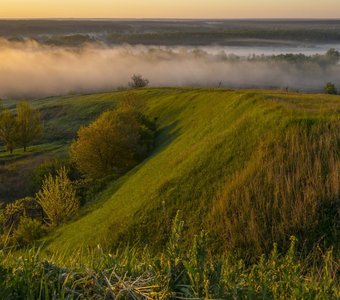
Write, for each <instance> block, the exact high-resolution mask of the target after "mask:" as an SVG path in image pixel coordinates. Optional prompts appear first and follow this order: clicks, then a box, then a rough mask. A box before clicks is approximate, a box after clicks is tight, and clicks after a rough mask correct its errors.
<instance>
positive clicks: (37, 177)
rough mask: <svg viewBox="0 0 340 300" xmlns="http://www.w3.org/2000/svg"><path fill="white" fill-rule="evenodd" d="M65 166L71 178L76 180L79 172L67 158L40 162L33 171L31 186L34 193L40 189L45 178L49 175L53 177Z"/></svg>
mask: <svg viewBox="0 0 340 300" xmlns="http://www.w3.org/2000/svg"><path fill="white" fill-rule="evenodd" d="M63 167H65V168H66V169H67V170H68V172H69V175H68V176H69V178H70V179H71V180H76V179H78V178H79V176H80V175H79V173H78V172H77V170H75V168H74V167H73V165H72V163H71V162H70V161H69V160H67V159H52V160H48V161H45V162H43V163H42V164H40V165H39V166H38V167H37V168H36V169H35V170H34V171H33V173H32V176H31V187H30V190H31V191H32V193H36V192H38V191H39V189H40V187H41V186H42V184H43V182H44V179H45V178H46V177H47V176H48V175H52V176H53V177H54V176H56V175H57V173H58V171H59V170H60V169H61V168H63Z"/></svg>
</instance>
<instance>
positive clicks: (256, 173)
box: [37, 89, 340, 255]
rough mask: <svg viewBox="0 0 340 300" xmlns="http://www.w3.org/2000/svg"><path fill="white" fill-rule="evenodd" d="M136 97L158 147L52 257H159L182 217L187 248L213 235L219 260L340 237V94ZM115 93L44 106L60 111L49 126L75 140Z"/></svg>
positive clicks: (64, 233)
mask: <svg viewBox="0 0 340 300" xmlns="http://www.w3.org/2000/svg"><path fill="white" fill-rule="evenodd" d="M137 93H138V95H139V96H140V98H141V99H144V100H145V102H146V110H147V114H148V115H149V116H150V117H152V118H157V125H158V129H159V135H158V137H157V147H156V148H155V150H154V152H153V153H152V155H151V156H150V157H149V158H148V159H146V160H145V161H144V162H143V163H141V164H140V165H139V166H137V167H136V168H135V169H133V170H132V171H130V172H129V173H128V174H126V175H125V176H124V177H122V178H121V179H119V180H118V181H116V182H113V183H112V184H111V185H110V186H109V187H108V188H107V189H106V190H105V191H103V192H102V193H101V194H100V195H98V197H97V198H96V199H93V201H92V203H91V204H89V205H87V206H86V207H85V208H84V209H83V211H82V212H81V214H80V216H79V217H78V218H77V219H76V220H75V221H73V222H71V223H69V224H67V225H65V226H63V227H61V228H59V229H57V230H56V231H55V232H53V233H52V234H51V235H50V236H49V238H48V239H47V243H46V245H47V249H48V250H49V251H56V250H59V251H60V250H63V251H72V250H74V249H75V248H80V247H95V246H97V244H101V245H102V246H104V247H113V246H116V245H119V244H121V243H129V244H135V243H139V244H141V245H143V244H149V245H152V248H153V249H155V250H157V249H160V248H161V247H162V245H163V244H164V241H166V240H167V238H168V232H169V229H170V224H171V220H172V219H173V217H174V215H175V213H176V211H177V210H181V211H182V216H183V218H184V219H185V221H186V223H185V224H186V228H185V236H186V239H185V240H186V243H190V241H191V239H192V237H193V235H195V234H197V233H198V232H199V231H200V230H201V229H206V230H207V232H208V236H209V237H210V239H211V245H213V250H214V251H216V252H219V253H220V252H226V251H229V250H237V251H242V253H243V254H246V255H254V254H258V253H261V252H263V251H268V250H269V249H271V248H272V243H273V242H274V241H276V242H279V246H282V247H285V246H286V245H287V244H288V242H289V236H290V235H296V236H297V237H298V238H299V239H300V240H301V241H304V242H305V241H306V243H307V244H313V243H315V242H316V241H318V242H321V243H324V244H325V245H329V244H331V243H333V244H334V241H336V240H338V241H339V239H337V235H338V234H339V229H338V227H337V226H336V225H337V224H336V222H337V220H338V218H339V215H338V213H339V164H340V162H339V140H340V97H337V96H325V95H302V94H286V93H283V92H277V91H275V92H274V91H273V92H271V91H228V90H202V89H190V90H189V89H145V90H144V89H143V90H140V91H138V92H137ZM118 98H119V93H113V94H101V95H92V96H91V95H88V96H78V97H68V98H63V99H47V100H44V101H41V102H40V103H37V105H38V106H39V107H45V110H46V111H48V110H50V111H53V110H52V109H51V107H53V106H54V107H55V108H54V112H55V113H59V115H58V114H56V115H54V116H51V118H50V119H52V121H50V122H49V123H48V125H47V126H48V128H50V129H51V130H52V128H53V126H54V127H55V128H57V129H58V130H52V131H53V133H56V134H57V133H58V132H60V133H58V134H61V135H67V134H69V136H70V137H71V136H72V135H73V134H74V132H75V130H76V129H77V128H78V127H79V124H82V123H88V122H89V120H90V119H91V118H92V117H93V118H94V116H95V115H96V114H98V112H99V111H101V110H103V109H105V108H107V107H109V106H112V105H113V103H114V102H115V99H118ZM60 107H64V111H63V113H61V112H62V110H60V111H59V108H60ZM65 132H66V133H65ZM58 138H59V136H58ZM337 247H338V245H337Z"/></svg>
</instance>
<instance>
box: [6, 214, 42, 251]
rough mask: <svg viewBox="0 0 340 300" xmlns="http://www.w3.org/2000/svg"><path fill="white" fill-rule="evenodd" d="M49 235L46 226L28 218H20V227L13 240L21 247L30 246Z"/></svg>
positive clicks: (14, 233) (15, 231)
mask: <svg viewBox="0 0 340 300" xmlns="http://www.w3.org/2000/svg"><path fill="white" fill-rule="evenodd" d="M46 234H47V228H46V226H45V225H43V224H42V223H41V221H38V220H36V219H31V218H28V217H26V216H24V217H21V218H20V222H19V225H18V227H17V229H16V230H14V232H13V236H12V238H13V240H14V241H15V242H16V243H17V244H18V245H20V246H24V245H29V244H31V243H32V242H34V241H36V240H38V239H40V238H42V237H43V236H45V235H46Z"/></svg>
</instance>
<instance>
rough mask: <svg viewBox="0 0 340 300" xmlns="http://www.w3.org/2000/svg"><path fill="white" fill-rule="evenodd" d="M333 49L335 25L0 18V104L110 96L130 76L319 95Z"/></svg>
mask: <svg viewBox="0 0 340 300" xmlns="http://www.w3.org/2000/svg"><path fill="white" fill-rule="evenodd" d="M331 48H334V49H336V50H340V21H339V20H327V21H326V20H324V21H321V20H304V21H302V20H290V21H287V20H266V21H264V20H214V21H212V20H162V21H160V20H0V76H1V78H3V80H2V81H1V82H0V97H2V98H37V97H45V96H51V95H62V94H69V93H74V92H76V93H79V92H86V93H88V92H101V91H110V90H112V89H115V88H119V87H126V86H127V83H128V81H129V78H130V77H131V76H132V75H133V74H135V73H137V74H142V75H144V76H145V77H147V78H148V79H149V80H150V85H151V86H163V87H164V86H165V87H167V86H177V87H225V88H275V89H287V88H288V89H291V90H295V91H297V90H301V91H307V92H321V91H322V90H323V87H324V85H325V84H326V82H329V81H331V82H334V83H335V84H336V85H338V84H339V82H340V80H339V78H340V66H339V64H338V60H336V61H333V60H332V61H331V62H329V59H328V58H327V57H325V54H326V52H327V51H328V50H329V49H331ZM282 54H283V55H286V56H282ZM291 54H294V55H293V56H292V55H291ZM300 54H303V55H300ZM18 82H20V84H18Z"/></svg>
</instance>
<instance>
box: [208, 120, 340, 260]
mask: <svg viewBox="0 0 340 300" xmlns="http://www.w3.org/2000/svg"><path fill="white" fill-rule="evenodd" d="M270 140H271V142H270V143H268V142H266V141H265V142H263V145H262V147H260V148H259V150H258V151H257V152H256V153H254V155H253V157H252V159H251V161H250V162H249V163H248V164H247V166H246V167H245V169H244V170H242V171H240V172H238V173H237V174H236V175H235V176H234V178H233V180H232V181H231V182H229V183H228V184H227V185H226V186H225V188H224V189H223V191H222V193H221V194H220V196H218V197H217V199H216V201H215V203H214V209H213V211H212V214H211V219H210V226H209V227H210V228H212V230H213V231H214V232H215V236H216V239H217V236H220V234H221V233H223V232H224V238H225V239H227V240H228V243H227V244H226V245H227V250H228V251H235V250H239V251H242V250H243V251H245V252H246V253H247V255H248V257H254V256H255V255H258V254H260V253H263V252H268V251H270V248H271V247H272V244H273V243H274V242H275V243H278V244H279V245H280V247H281V248H283V249H287V248H288V246H289V243H290V241H289V237H290V236H291V235H295V236H297V237H298V239H299V240H300V242H301V243H300V246H301V247H303V248H304V249H305V250H306V251H307V250H308V251H310V249H311V248H312V247H313V246H315V245H316V244H318V245H319V246H324V247H325V248H327V247H329V246H331V245H333V246H335V247H336V248H337V249H339V220H340V197H339V196H340V122H339V121H338V120H334V121H328V122H322V121H321V122H320V121H319V122H317V123H316V124H313V123H309V122H307V121H306V120H304V121H301V122H299V123H298V124H294V125H290V126H289V127H288V128H286V130H285V132H284V133H283V134H281V136H278V137H273V138H270ZM272 141H273V142H272Z"/></svg>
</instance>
